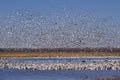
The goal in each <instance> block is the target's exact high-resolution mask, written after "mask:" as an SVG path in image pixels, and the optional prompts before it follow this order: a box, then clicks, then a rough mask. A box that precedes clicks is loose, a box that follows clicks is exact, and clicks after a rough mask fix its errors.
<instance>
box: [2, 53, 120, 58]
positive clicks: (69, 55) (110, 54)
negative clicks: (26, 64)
mask: <svg viewBox="0 0 120 80" xmlns="http://www.w3.org/2000/svg"><path fill="white" fill-rule="evenodd" d="M83 56H88V57H89V56H97V57H99V56H120V52H0V57H83Z"/></svg>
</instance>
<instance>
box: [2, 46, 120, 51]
mask: <svg viewBox="0 0 120 80" xmlns="http://www.w3.org/2000/svg"><path fill="white" fill-rule="evenodd" d="M0 52H120V48H110V47H100V48H88V47H86V48H0Z"/></svg>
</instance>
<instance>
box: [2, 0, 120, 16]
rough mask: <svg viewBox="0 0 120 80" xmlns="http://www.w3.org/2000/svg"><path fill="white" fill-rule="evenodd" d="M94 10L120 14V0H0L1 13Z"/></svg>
mask: <svg viewBox="0 0 120 80" xmlns="http://www.w3.org/2000/svg"><path fill="white" fill-rule="evenodd" d="M64 8H65V9H67V10H71V11H72V12H73V13H74V14H76V13H77V12H86V11H88V12H93V13H96V14H100V15H106V16H107V15H110V16H119V15H120V9H119V8H120V0H0V15H3V14H7V13H10V12H12V11H26V10H30V11H38V12H45V13H47V12H49V11H51V10H54V11H56V12H59V11H60V10H62V9H64Z"/></svg>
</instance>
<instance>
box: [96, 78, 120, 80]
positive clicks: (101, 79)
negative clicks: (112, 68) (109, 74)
mask: <svg viewBox="0 0 120 80" xmlns="http://www.w3.org/2000/svg"><path fill="white" fill-rule="evenodd" d="M95 80H120V78H98V79H95Z"/></svg>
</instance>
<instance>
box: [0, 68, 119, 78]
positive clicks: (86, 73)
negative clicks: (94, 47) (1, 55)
mask: <svg viewBox="0 0 120 80" xmlns="http://www.w3.org/2000/svg"><path fill="white" fill-rule="evenodd" d="M106 77H111V78H112V77H120V70H103V71H102V70H101V71H96V70H93V71H90V70H45V71H41V70H18V69H0V80H84V79H87V80H94V79H95V78H106Z"/></svg>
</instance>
